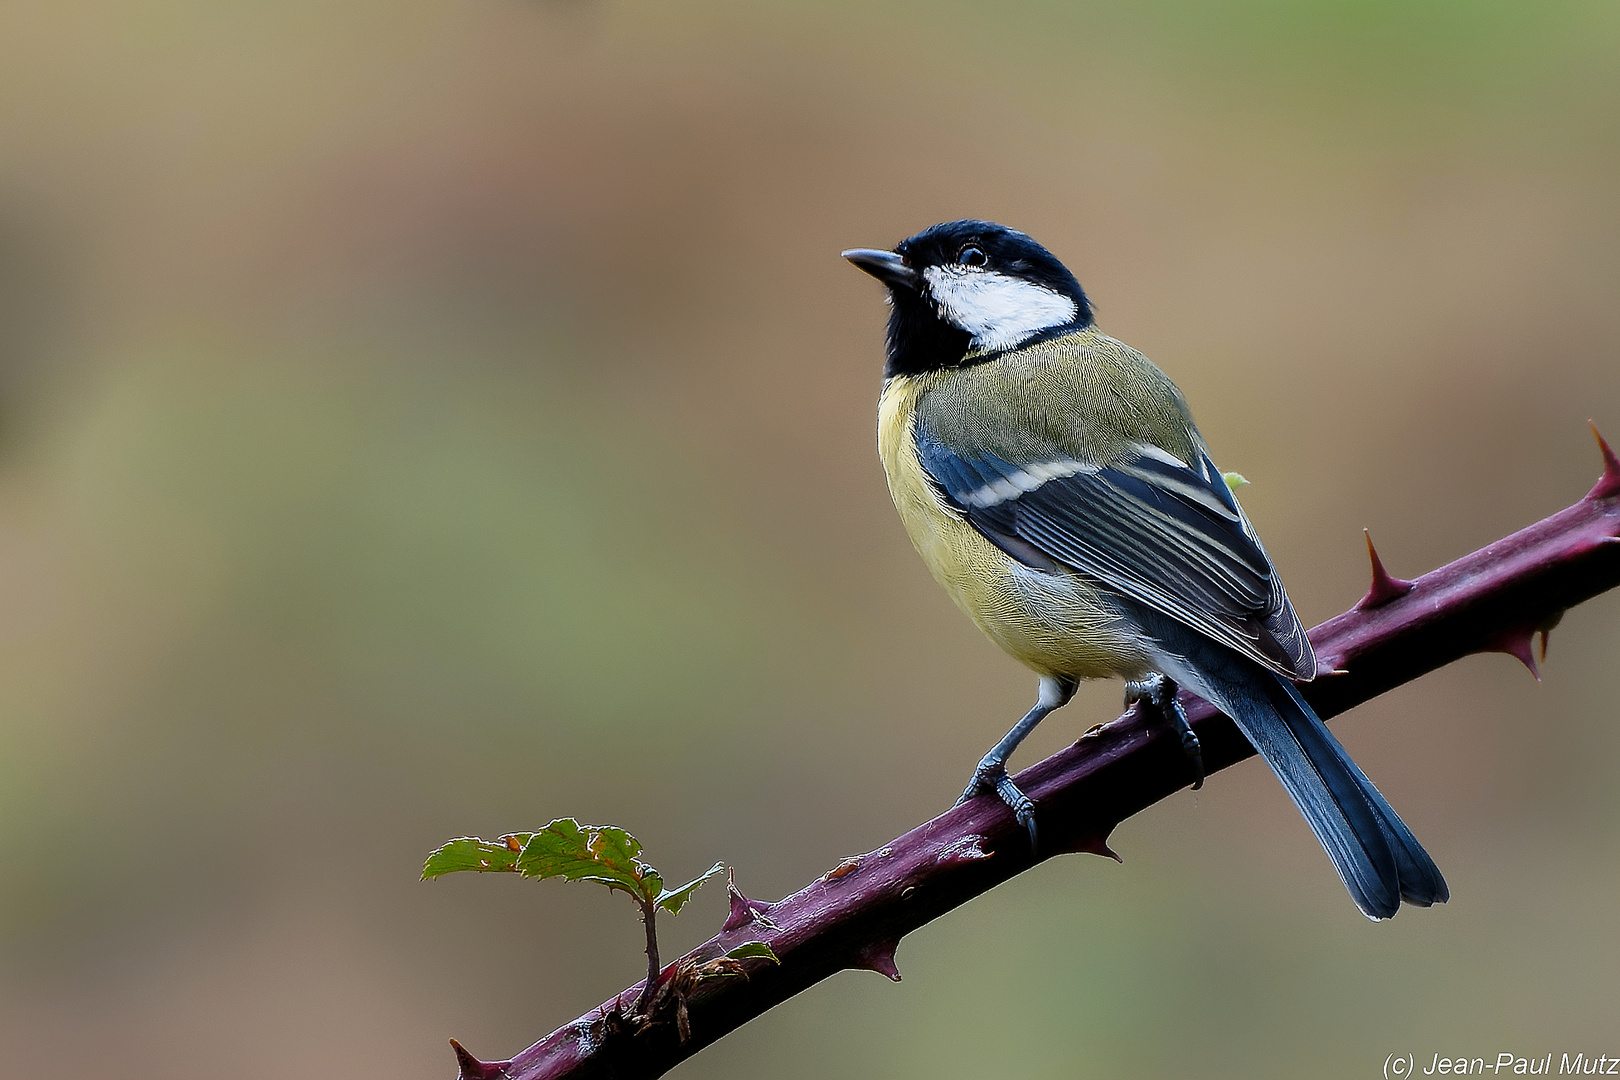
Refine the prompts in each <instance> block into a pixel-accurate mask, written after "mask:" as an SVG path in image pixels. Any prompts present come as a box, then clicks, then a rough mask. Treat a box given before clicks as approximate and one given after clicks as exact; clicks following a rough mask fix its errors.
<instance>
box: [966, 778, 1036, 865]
mask: <svg viewBox="0 0 1620 1080" xmlns="http://www.w3.org/2000/svg"><path fill="white" fill-rule="evenodd" d="M987 791H994V792H995V793H996V795H997V797H999V798H1000V799H1001V801H1002V802H1004V803H1006V804H1007V807H1008V809H1010V810H1011V811H1012V812H1013V817H1015V818H1017V819H1018V824H1020V825H1022V826H1023V827H1024V830H1025V831H1026V832H1028V833H1029V850H1030V854H1032V855H1033V854H1035V853H1036V852H1037V851H1039V850H1040V848H1039V846H1038V835H1037V833H1036V829H1035V802H1034V800H1032V799H1031V798H1030V797H1029V796H1028V795H1025V794H1024V793H1023V792H1022V791H1020V790H1019V789H1018V785H1017V784H1015V783H1013V782H1012V777H1010V776H1008V775H1007V766H1006V764H1005V763H1004V762H999V761H992V760H989V759H986V760H984V761H981V762H979V767H978V768H977V769H975V770H974V771H973V780H972V782H970V783H969V784H968V786H967V790H966V791H964V792H962V797H961V798H960V799H957V800H956V805H957V806H961V805H962V804H963V803H965V802H967V801H968V800H969V799H971V798H973V797H974V796H975V795H982V794H984V793H985V792H987Z"/></svg>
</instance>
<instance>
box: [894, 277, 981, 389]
mask: <svg viewBox="0 0 1620 1080" xmlns="http://www.w3.org/2000/svg"><path fill="white" fill-rule="evenodd" d="M890 304H891V305H892V308H891V310H890V311H889V331H888V334H887V336H886V338H885V341H884V345H885V346H886V348H887V353H888V359H887V361H886V362H885V363H884V365H883V377H884V378H885V379H892V378H893V377H894V376H896V375H922V374H924V373H925V372H929V371H938V370H940V369H941V368H948V367H956V366H958V365H960V364H961V363H962V358H963V357H965V356H966V355H967V352H968V348H969V346H970V345H972V343H973V337H972V335H971V334H969V333H968V332H967V331H966V330H963V329H961V328H960V327H956V326H952V325H951V324H950V323H948V322H946V321H944V320H943V319H941V318H940V317H939V316H938V315H936V314H934V311H933V308H932V306H931V305H929V304H927V303H925V302H924V301H923V299H922V297H920V296H918V295H917V294H916V293H913V292H910V291H909V290H903V289H891V290H890Z"/></svg>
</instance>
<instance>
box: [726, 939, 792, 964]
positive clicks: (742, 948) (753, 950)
mask: <svg viewBox="0 0 1620 1080" xmlns="http://www.w3.org/2000/svg"><path fill="white" fill-rule="evenodd" d="M726 956H728V957H729V958H731V959H732V960H750V959H754V958H756V957H757V958H758V959H761V960H769V961H770V962H771V963H773V964H780V963H781V962H782V961H781V960H779V959H777V957H776V953H775V952H774V951H773V950H772V949H771V947H770V946H769V945H767V944H765V943H764V942H763V941H745V942H743V943H742V944H741V945H739V946H737V947H736V948H735V949H732V950H731V951H730V952H728V953H726Z"/></svg>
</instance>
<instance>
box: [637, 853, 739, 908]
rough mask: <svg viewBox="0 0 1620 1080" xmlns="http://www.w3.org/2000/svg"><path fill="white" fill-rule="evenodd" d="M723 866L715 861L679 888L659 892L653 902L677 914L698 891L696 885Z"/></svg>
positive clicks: (720, 869) (723, 866)
mask: <svg viewBox="0 0 1620 1080" xmlns="http://www.w3.org/2000/svg"><path fill="white" fill-rule="evenodd" d="M725 868H726V864H725V863H715V864H714V865H713V866H711V867H709V868H708V869H707V870H705V871H704V872H703V873H702V874H701V875H700V876H698V877H695V878H693V879H692V880H691V881H688V882H687V883H686V884H685V885H682V886H681V887H680V888H678V889H670V890H668V891H666V892H661V893H659V894H658V898H657V899H656V900H654V901H653V903H655V904H657V905H658V906H659V907H661V908H663V909H664V910H665V911H667V912H669V913H670V914H671V915H679V914H680V913H681V908H683V907H685V906H686V902H687V901H688V900H690V899H692V894H693V893H695V892H697V891H698V886H700V885H702V884H703V883H704V882H705V881H708V880H709V879H710V878H712V877H714V875H716V874H718V873H719V872H720V871H722V870H724V869H725Z"/></svg>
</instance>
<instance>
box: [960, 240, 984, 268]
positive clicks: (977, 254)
mask: <svg viewBox="0 0 1620 1080" xmlns="http://www.w3.org/2000/svg"><path fill="white" fill-rule="evenodd" d="M956 261H957V262H959V263H961V264H962V265H963V266H983V265H984V264H985V257H984V252H982V251H980V250H979V249H978V248H976V247H974V246H973V245H972V244H969V245H968V246H967V247H965V248H963V249H962V250H961V251H959V252H957V253H956Z"/></svg>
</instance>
